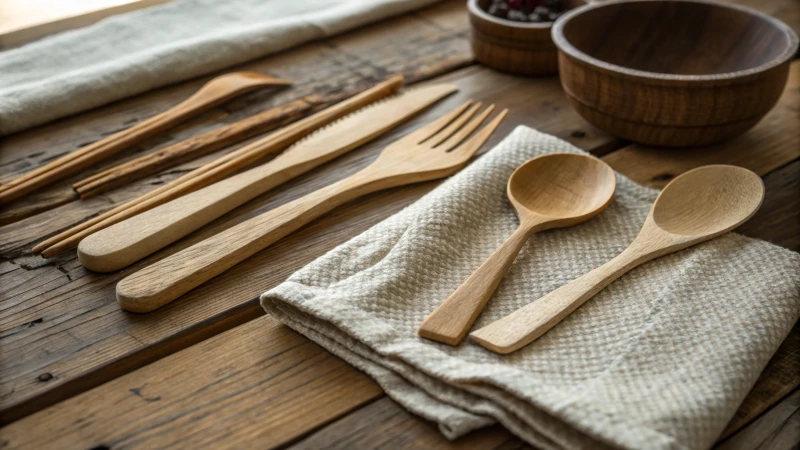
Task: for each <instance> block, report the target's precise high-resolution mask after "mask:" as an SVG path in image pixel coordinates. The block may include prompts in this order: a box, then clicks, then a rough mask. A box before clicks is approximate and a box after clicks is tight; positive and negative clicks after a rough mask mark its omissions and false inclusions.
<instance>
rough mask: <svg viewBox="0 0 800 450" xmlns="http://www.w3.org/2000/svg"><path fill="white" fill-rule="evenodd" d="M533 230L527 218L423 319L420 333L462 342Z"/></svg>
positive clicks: (444, 340) (437, 339) (455, 342)
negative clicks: (527, 222)
mask: <svg viewBox="0 0 800 450" xmlns="http://www.w3.org/2000/svg"><path fill="white" fill-rule="evenodd" d="M531 234H533V227H531V226H528V225H527V224H525V223H524V222H523V223H522V224H521V225H520V227H519V228H517V230H516V231H515V232H514V234H512V235H511V236H510V237H509V238H508V239H507V240H506V241H505V242H504V243H503V245H501V246H500V248H498V249H497V250H496V251H495V252H494V253H493V254H492V255H491V256H489V258H488V259H487V260H486V261H484V262H483V264H481V266H480V267H478V269H477V270H476V271H475V272H473V273H472V275H470V277H469V278H467V281H465V282H464V283H463V284H462V285H461V286H459V287H458V289H456V290H455V292H453V293H452V294H451V295H450V296H449V297H447V299H446V300H445V301H444V302H442V303H441V304H440V305H439V306H438V307H437V308H436V309H435V310H433V312H432V313H430V315H429V316H428V317H427V318H426V319H425V320H424V321H423V322H422V325H420V327H419V331H418V333H419V335H420V336H422V337H424V338H427V339H433V340H434V341H439V342H443V343H445V344H448V345H458V343H459V342H461V340H462V339H463V338H464V336H465V335H466V334H467V332H468V331H469V329H470V327H471V326H472V324H473V323H474V322H475V320H476V319H477V318H478V316H479V315H480V314H481V311H483V308H484V307H485V306H486V303H487V302H488V301H489V298H491V296H492V294H494V291H495V290H497V286H499V285H500V281H501V280H502V279H503V277H504V276H505V274H506V272H507V271H508V268H509V267H511V264H512V263H513V262H514V259H516V257H517V254H519V251H520V249H522V246H523V245H525V242H527V241H528V239H529V238H530V236H531Z"/></svg>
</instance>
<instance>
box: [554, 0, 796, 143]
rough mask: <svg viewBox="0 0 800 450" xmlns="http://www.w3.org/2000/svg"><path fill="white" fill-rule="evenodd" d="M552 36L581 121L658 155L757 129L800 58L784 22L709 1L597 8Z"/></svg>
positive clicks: (575, 16)
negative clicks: (666, 149)
mask: <svg viewBox="0 0 800 450" xmlns="http://www.w3.org/2000/svg"><path fill="white" fill-rule="evenodd" d="M552 32H553V41H554V42H555V45H556V46H558V49H559V69H560V74H561V84H562V85H563V87H564V90H565V91H566V93H567V97H568V98H569V100H570V102H571V103H572V105H573V106H574V107H575V109H577V111H578V113H579V114H580V115H581V116H583V117H584V118H585V119H586V120H587V121H589V122H590V123H592V124H593V125H595V126H597V127H598V128H600V129H602V130H604V131H607V132H609V133H611V134H614V135H616V136H619V137H622V138H624V139H628V140H631V141H634V142H638V143H642V144H649V145H656V146H695V145H707V144H712V143H715V142H718V141H722V140H725V139H729V138H732V137H734V136H737V135H739V134H741V133H744V132H745V131H747V130H748V129H750V128H751V127H752V126H753V125H755V124H756V123H757V122H758V121H759V120H761V118H762V117H764V115H765V114H766V113H767V112H768V111H769V110H770V109H771V108H772V107H773V106H774V105H775V103H776V102H777V100H778V98H779V97H780V95H781V93H782V91H783V89H784V86H785V85H786V79H787V75H788V71H789V63H790V62H791V60H792V58H794V55H795V54H796V52H797V48H798V38H797V35H796V34H795V33H794V32H793V31H792V29H791V28H790V27H788V26H787V25H786V24H784V23H783V22H781V21H779V20H777V19H775V18H773V17H770V16H768V15H766V14H762V13H760V12H758V11H755V10H752V9H749V8H745V7H741V6H737V5H730V4H721V3H710V2H706V1H702V0H656V1H653V0H631V1H620V2H609V3H599V4H591V5H587V6H583V7H581V8H577V9H575V10H572V11H569V12H567V13H565V14H564V15H563V16H562V17H561V18H559V20H558V21H557V22H556V23H555V25H554V26H553V30H552Z"/></svg>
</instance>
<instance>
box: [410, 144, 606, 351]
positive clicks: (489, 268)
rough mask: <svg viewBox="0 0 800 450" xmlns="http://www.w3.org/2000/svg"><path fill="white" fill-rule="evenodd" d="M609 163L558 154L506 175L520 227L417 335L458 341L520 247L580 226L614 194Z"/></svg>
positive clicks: (603, 207) (432, 314)
mask: <svg viewBox="0 0 800 450" xmlns="http://www.w3.org/2000/svg"><path fill="white" fill-rule="evenodd" d="M615 187H616V178H615V176H614V171H613V170H611V167H609V166H608V164H606V163H604V162H603V161H600V160H599V159H597V158H593V157H591V156H587V155H577V154H572V153H556V154H551V155H543V156H539V157H536V158H533V159H532V160H530V161H528V162H526V163H525V164H523V165H521V166H520V167H519V168H517V170H515V171H514V173H513V174H511V177H510V178H509V180H508V188H507V192H508V199H509V200H510V201H511V204H512V205H513V206H514V209H515V210H516V211H517V214H518V215H519V219H520V220H519V222H520V223H519V228H517V231H515V232H514V234H512V235H511V237H509V238H508V239H507V240H506V241H505V242H504V243H503V245H502V246H500V248H498V249H497V251H495V252H494V253H493V254H492V256H490V257H489V259H487V260H486V261H484V263H483V264H481V266H480V267H479V268H478V270H476V271H475V272H473V273H472V275H470V277H469V278H468V279H467V281H465V282H464V283H463V284H462V285H461V286H459V288H458V289H456V291H455V292H453V294H451V295H450V297H448V298H447V299H446V300H445V301H444V302H442V304H440V305H439V306H438V307H437V308H436V309H435V310H433V312H432V313H431V314H430V315H429V316H428V317H427V318H426V319H425V320H424V321H423V322H422V325H421V326H420V327H419V335H420V336H422V337H424V338H428V339H433V340H435V341H439V342H443V343H445V344H449V345H457V344H458V343H459V342H461V339H463V338H464V336H465V335H466V334H467V332H468V331H469V329H470V327H471V326H472V324H473V323H474V322H475V319H477V318H478V316H479V315H480V313H481V311H483V308H484V307H485V306H486V303H487V302H488V301H489V298H491V296H492V294H493V293H494V291H495V290H496V289H497V286H499V285H500V281H501V280H502V279H503V277H504V276H505V274H506V272H507V271H508V269H509V267H511V263H513V262H514V259H515V258H516V257H517V254H518V253H519V251H520V250H521V249H522V246H523V245H525V243H526V242H527V241H528V239H530V237H531V236H533V234H534V233H537V232H539V231H542V230H548V229H551V228H562V227H569V226H572V225H577V224H579V223H581V222H584V221H586V220H588V219H590V218H592V217H594V216H596V215H597V214H600V213H601V212H602V211H603V210H604V209H606V208H607V207H608V205H610V204H611V201H612V200H613V199H614V189H615Z"/></svg>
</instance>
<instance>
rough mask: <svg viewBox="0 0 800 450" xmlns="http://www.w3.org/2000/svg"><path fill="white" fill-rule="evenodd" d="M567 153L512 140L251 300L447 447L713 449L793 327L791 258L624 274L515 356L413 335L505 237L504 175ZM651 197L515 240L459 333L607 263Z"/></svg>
mask: <svg viewBox="0 0 800 450" xmlns="http://www.w3.org/2000/svg"><path fill="white" fill-rule="evenodd" d="M552 152H574V153H579V152H581V151H580V150H579V149H577V148H575V147H573V146H572V145H570V144H569V143H567V142H564V141H561V140H559V139H557V138H555V137H552V136H548V135H545V134H541V133H539V132H537V131H534V130H532V129H529V128H525V127H519V128H517V129H516V130H515V131H514V132H513V133H512V134H511V135H509V136H508V137H507V138H506V139H505V140H503V142H502V143H500V144H499V145H498V146H497V147H496V148H494V149H493V150H491V151H489V152H487V154H485V155H484V156H482V157H481V158H479V159H478V160H477V161H475V162H474V163H473V164H471V165H470V166H469V167H467V168H466V169H464V170H463V171H462V172H461V173H459V174H458V175H456V176H454V177H452V178H450V179H449V180H447V181H446V182H445V183H443V184H442V185H440V186H439V187H438V188H437V189H435V190H434V191H432V192H431V193H429V194H428V195H426V196H425V197H423V198H422V199H420V200H419V201H418V202H416V203H415V204H413V205H411V206H410V207H408V208H406V209H405V210H403V211H401V212H400V213H398V214H396V215H394V216H392V217H390V218H388V219H386V220H385V221H383V222H381V223H380V224H378V225H376V226H375V227H373V228H372V229H370V230H368V231H366V232H364V233H363V234H361V235H359V236H357V237H355V238H354V239H352V240H350V241H349V242H347V243H345V244H343V245H341V246H339V247H338V248H336V249H334V250H332V251H331V252H329V253H328V254H326V255H324V256H322V257H320V258H319V259H317V260H316V261H314V262H312V263H311V264H309V265H308V266H306V267H305V268H303V269H301V270H300V271H298V272H297V273H295V274H293V275H292V276H291V277H290V278H289V279H288V280H287V281H286V282H284V283H282V284H280V285H279V286H277V287H275V288H274V289H272V290H271V291H269V292H267V293H265V294H264V295H263V296H262V299H261V300H262V305H263V306H264V308H265V309H266V310H267V312H268V313H270V314H273V315H274V316H275V317H277V318H278V319H280V320H281V321H283V322H284V323H286V324H287V325H289V326H290V327H292V328H294V329H296V330H297V331H299V332H300V333H302V334H304V335H306V336H308V337H309V338H310V339H312V340H314V341H315V342H317V343H319V344H320V345H322V346H323V347H325V348H327V349H328V350H330V351H331V352H333V353H334V354H336V355H338V356H340V357H341V358H343V359H345V360H346V361H348V362H349V363H351V364H352V365H354V366H356V367H358V368H359V369H361V370H363V371H365V372H366V373H368V374H369V375H370V376H372V377H373V378H374V379H375V380H377V382H378V383H379V384H380V385H381V386H382V387H383V389H384V390H385V391H386V393H387V394H388V395H389V396H390V397H391V398H393V399H394V400H396V401H397V402H399V403H400V404H402V405H403V406H404V407H406V408H407V409H408V410H410V411H411V412H413V413H415V414H418V415H420V416H422V417H424V418H426V419H429V420H432V421H435V422H437V423H438V424H439V426H440V430H441V431H442V433H444V434H445V435H446V436H447V437H449V438H455V437H458V436H461V435H463V434H465V433H467V432H469V431H471V430H474V429H476V428H479V427H483V426H486V425H488V424H490V423H493V422H494V421H499V422H501V423H502V424H503V425H504V426H505V427H506V428H508V429H509V430H511V431H512V432H513V433H515V434H516V435H518V436H520V437H521V438H523V439H525V440H526V441H528V442H529V443H531V444H533V445H535V446H539V447H542V448H546V449H560V448H604V447H620V448H630V449H648V448H686V449H701V448H708V447H710V446H711V445H712V444H713V443H714V441H715V440H716V439H717V437H718V436H719V434H720V433H721V432H722V430H723V429H724V428H725V426H726V424H727V422H728V421H729V420H730V419H731V417H732V416H733V414H734V413H735V412H736V410H737V408H738V406H739V404H740V403H741V401H742V400H743V399H744V397H745V396H746V395H747V392H748V391H749V389H750V388H751V387H752V385H753V383H754V382H755V381H756V378H757V377H758V375H759V373H760V372H761V370H762V369H763V368H764V366H765V365H766V364H767V362H768V360H769V359H770V357H771V356H772V354H773V353H774V352H775V350H776V349H777V348H778V346H779V345H780V343H781V342H782V340H783V339H784V338H785V336H786V335H787V333H788V332H789V330H790V329H791V327H792V325H793V324H794V323H795V321H796V320H797V318H798V316H800V276H798V274H800V254H797V253H794V252H791V251H789V250H786V249H783V248H780V247H777V246H775V245H772V244H769V243H766V242H763V241H758V240H754V239H750V238H746V237H744V236H741V235H737V234H733V233H729V234H727V235H724V236H722V237H720V238H717V239H715V240H712V241H708V242H705V243H702V244H699V245H697V246H694V247H691V248H689V249H687V250H684V251H681V252H678V253H675V254H672V255H668V256H665V257H662V258H659V259H656V260H654V261H651V262H649V263H646V264H644V265H643V266H641V267H639V268H636V269H634V270H633V271H631V272H629V273H628V274H626V275H624V276H622V277H621V278H620V279H619V280H617V281H616V282H614V283H612V284H611V285H610V286H608V287H607V288H605V289H604V290H603V291H601V292H600V293H599V294H598V295H597V296H595V297H594V298H593V299H591V300H589V301H588V302H587V303H586V304H584V305H583V306H582V307H581V308H579V309H578V310H577V311H576V312H574V313H573V314H572V315H570V316H569V317H568V318H567V319H566V320H564V321H563V322H562V323H560V324H559V325H557V326H556V327H555V328H553V329H552V330H550V331H549V332H548V333H546V334H545V335H544V336H542V337H541V338H539V339H538V340H536V341H535V342H533V343H532V344H530V345H528V346H527V347H524V348H523V349H521V350H519V351H517V352H515V353H513V354H510V355H507V356H501V355H497V354H494V353H491V352H489V351H488V350H485V349H484V348H482V347H480V346H478V345H476V344H473V343H472V342H470V341H469V340H468V339H466V340H465V341H464V342H462V343H461V345H459V346H457V347H450V346H447V345H444V344H439V343H437V342H433V341H428V340H425V339H422V338H420V337H418V336H417V328H418V327H419V324H420V323H421V322H422V320H423V319H424V318H425V317H426V316H427V314H428V313H430V312H431V311H432V310H433V309H434V308H435V307H436V306H437V305H438V304H439V302H441V301H442V300H443V299H445V298H446V297H447V296H448V295H449V294H450V293H452V292H453V291H454V290H455V289H456V288H457V287H458V286H459V285H460V284H461V283H462V282H463V281H464V280H465V279H466V278H467V277H468V276H469V275H470V274H471V273H472V272H473V271H474V270H475V269H476V268H477V267H478V266H479V265H480V264H481V262H482V261H483V260H484V259H485V258H486V257H488V256H489V255H490V254H491V253H492V252H493V251H494V250H495V249H496V248H497V247H498V246H499V245H500V244H501V243H502V242H503V241H504V240H505V239H506V238H507V237H508V236H509V235H510V234H511V233H512V232H513V231H514V230H515V229H516V227H517V225H518V220H517V217H516V214H515V212H514V211H513V209H512V208H511V206H510V205H509V203H508V201H507V199H506V197H505V186H506V182H507V180H508V177H509V175H510V174H511V173H512V172H513V170H514V169H515V168H516V167H517V166H519V165H520V164H521V163H523V162H524V161H526V160H528V159H530V158H532V157H534V156H537V155H542V154H546V153H552ZM656 195H657V192H656V191H653V190H650V189H647V188H644V187H641V186H639V185H636V184H635V183H633V182H632V181H630V180H628V179H626V178H624V177H623V176H621V175H619V174H617V192H616V196H615V201H614V202H613V203H612V205H611V206H610V207H609V208H608V209H607V210H606V211H605V212H603V213H601V214H600V215H598V216H597V217H595V218H593V219H591V220H589V221H587V222H585V223H583V224H581V225H578V226H574V227H571V228H565V229H561V230H551V231H545V232H541V233H539V234H536V235H534V237H533V238H532V239H531V240H530V241H529V242H528V243H527V244H526V246H525V247H524V248H523V250H522V252H521V253H520V255H519V256H518V258H517V259H516V261H515V262H514V264H513V265H512V267H511V269H510V271H509V272H508V274H507V275H506V277H505V278H504V280H503V282H502V283H501V284H500V287H499V289H498V290H497V292H496V293H495V295H494V297H493V298H492V299H491V300H490V302H489V304H488V306H487V308H486V309H485V310H484V312H483V314H482V315H481V316H480V317H479V319H478V321H477V322H476V324H475V326H474V327H473V329H477V328H478V327H481V326H483V325H486V324H488V323H490V322H492V321H494V320H497V319H499V318H501V317H503V316H505V315H507V314H509V313H511V312H512V311H514V310H516V309H517V308H519V307H521V306H524V305H526V304H528V303H530V302H532V301H534V300H536V299H538V298H540V297H542V296H543V295H545V294H546V293H548V292H550V291H552V290H554V289H555V288H557V287H559V286H561V285H563V284H565V283H567V282H569V281H570V280H572V279H574V278H576V277H578V276H579V275H581V274H583V273H585V272H587V271H589V270H591V269H593V268H595V267H597V266H599V265H601V264H602V263H604V262H606V261H607V260H609V259H611V258H612V257H614V256H615V255H617V254H618V253H619V252H621V251H622V250H623V249H624V248H625V247H626V246H627V244H628V243H630V242H631V241H632V240H633V238H634V237H635V236H636V234H637V233H638V231H639V229H640V227H641V226H642V224H643V223H644V219H645V217H646V216H647V213H648V211H649V209H650V206H651V204H652V202H653V200H654V199H655V198H656Z"/></svg>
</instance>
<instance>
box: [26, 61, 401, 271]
mask: <svg viewBox="0 0 800 450" xmlns="http://www.w3.org/2000/svg"><path fill="white" fill-rule="evenodd" d="M402 86H403V77H402V76H401V75H397V76H393V77H391V78H390V79H389V80H387V81H385V82H383V83H380V84H378V85H376V86H374V87H372V88H370V89H367V90H365V91H363V92H361V93H360V94H358V95H355V96H353V97H351V98H349V99H347V100H344V101H342V102H339V103H337V104H335V105H333V106H331V107H330V108H327V109H325V110H322V111H320V112H318V113H316V114H314V115H312V116H309V117H306V118H305V119H302V120H300V121H298V122H295V123H293V124H291V125H289V126H287V127H284V128H282V129H280V130H278V131H276V132H274V133H272V134H271V135H269V136H267V137H265V138H263V139H261V140H258V141H256V142H254V143H252V144H250V145H247V146H245V147H242V148H240V149H239V150H237V151H235V152H232V153H230V154H228V155H225V156H223V157H221V158H219V159H217V160H215V161H213V162H211V163H209V164H206V165H205V166H202V167H199V168H197V169H195V170H194V171H192V172H189V173H187V174H185V175H183V176H181V177H180V178H178V179H176V180H173V181H172V182H170V183H168V184H165V185H164V186H161V187H160V188H158V189H156V190H154V191H152V192H149V193H147V194H145V195H143V196H141V197H139V198H137V199H134V200H132V201H130V202H128V203H126V204H124V205H121V206H118V207H117V208H114V209H112V210H111V211H108V212H106V213H104V214H101V215H100V216H97V217H95V218H93V219H91V220H88V221H86V222H84V223H82V224H79V225H77V226H75V227H73V228H70V229H69V230H66V231H64V232H62V233H60V234H58V235H56V236H53V237H52V238H50V239H47V240H46V241H44V242H41V243H40V244H38V245H37V246H36V247H34V248H33V252H34V253H41V254H42V256H44V257H46V258H47V257H50V256H52V255H55V254H57V253H59V252H61V251H63V250H66V249H68V248H71V247H74V246H76V245H77V244H78V243H79V242H80V241H81V239H83V238H84V237H86V236H88V235H90V234H92V233H94V232H97V231H99V230H102V229H103V228H106V227H108V226H111V225H113V224H115V223H118V222H120V221H122V220H124V219H126V218H128V217H132V216H134V215H136V214H139V213H141V212H144V211H147V210H149V209H151V208H154V207H156V206H158V205H161V204H163V203H166V202H168V201H170V200H173V199H175V198H178V197H180V196H181V195H184V194H187V193H189V192H192V191H194V190H196V189H199V188H201V187H204V186H207V185H209V184H211V183H213V182H215V181H217V180H219V179H221V178H223V177H225V176H226V175H228V174H230V173H233V172H236V171H238V170H239V169H242V168H244V167H246V166H247V165H249V164H251V163H252V162H254V161H256V160H257V159H259V158H261V157H263V156H265V155H267V154H269V153H272V152H275V151H278V150H281V149H283V148H285V147H286V146H288V145H290V144H292V143H293V142H295V141H297V140H298V139H300V138H302V137H304V136H306V135H308V134H309V133H311V132H312V131H314V130H315V129H317V128H319V127H322V126H324V125H327V124H328V123H330V122H333V121H334V120H336V119H338V118H340V117H342V116H345V115H347V114H349V113H351V112H353V111H355V110H357V109H359V108H361V107H363V106H365V105H368V104H370V103H372V102H374V101H376V100H379V99H381V98H383V97H386V96H388V95H391V94H393V93H395V92H396V91H397V90H398V89H400V88H401V87H402Z"/></svg>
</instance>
